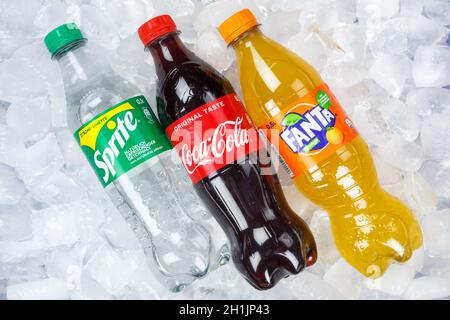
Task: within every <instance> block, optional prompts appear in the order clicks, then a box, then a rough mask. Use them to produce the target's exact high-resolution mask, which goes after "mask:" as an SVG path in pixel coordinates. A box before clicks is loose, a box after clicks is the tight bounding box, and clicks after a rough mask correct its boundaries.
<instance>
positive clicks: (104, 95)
mask: <svg viewBox="0 0 450 320" xmlns="http://www.w3.org/2000/svg"><path fill="white" fill-rule="evenodd" d="M139 95H142V93H141V92H140V91H139V89H138V88H137V87H136V86H134V85H133V84H132V83H130V82H129V81H127V80H126V79H124V78H122V77H120V76H119V75H118V74H116V73H115V72H114V71H112V70H106V71H104V72H102V73H99V74H98V76H96V77H95V78H92V79H90V80H89V81H86V82H83V83H78V85H71V86H70V87H69V88H68V87H67V86H66V100H67V105H68V107H69V110H70V112H68V122H69V124H70V123H72V125H71V127H76V126H78V127H79V126H81V125H83V124H85V123H87V122H89V121H91V120H92V119H93V118H95V117H96V116H97V115H99V114H101V113H103V112H104V111H106V110H107V109H109V108H111V107H113V106H115V105H117V104H119V103H121V102H122V101H124V100H126V99H129V98H132V97H135V96H139ZM73 129H74V128H73ZM75 129H78V128H75Z"/></svg>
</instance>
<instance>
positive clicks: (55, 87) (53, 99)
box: [47, 80, 67, 128]
mask: <svg viewBox="0 0 450 320" xmlns="http://www.w3.org/2000/svg"><path fill="white" fill-rule="evenodd" d="M47 91H48V94H49V96H50V105H51V110H52V112H51V120H52V127H54V128H58V127H66V126H67V113H66V112H67V109H66V93H65V90H64V83H63V81H62V80H60V81H57V82H54V83H52V85H48V86H47Z"/></svg>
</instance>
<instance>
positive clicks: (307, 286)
mask: <svg viewBox="0 0 450 320" xmlns="http://www.w3.org/2000/svg"><path fill="white" fill-rule="evenodd" d="M286 283H287V285H288V287H289V289H290V290H291V292H292V293H293V294H294V296H295V298H296V299H301V300H342V299H343V298H344V297H343V296H342V294H341V293H340V292H339V291H338V290H336V289H335V288H333V287H332V286H331V285H330V284H328V283H327V282H326V281H324V280H323V279H321V278H320V277H319V276H317V275H315V274H313V273H311V272H307V271H304V272H302V273H301V274H299V275H297V276H296V277H293V278H292V279H288V280H287V281H286Z"/></svg>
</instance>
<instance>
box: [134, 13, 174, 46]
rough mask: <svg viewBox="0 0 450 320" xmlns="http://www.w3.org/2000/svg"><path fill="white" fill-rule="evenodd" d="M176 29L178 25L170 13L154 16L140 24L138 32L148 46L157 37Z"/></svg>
mask: <svg viewBox="0 0 450 320" xmlns="http://www.w3.org/2000/svg"><path fill="white" fill-rule="evenodd" d="M175 31H177V25H176V24H175V22H174V21H173V20H172V18H171V17H170V16H169V15H167V14H164V15H161V16H157V17H154V18H153V19H150V20H148V21H147V22H146V23H144V24H143V25H142V26H140V27H139V29H138V34H139V38H141V41H142V43H143V44H144V46H147V45H148V44H149V43H150V42H152V41H153V40H155V39H156V38H159V37H161V36H162V35H165V34H167V33H171V32H175Z"/></svg>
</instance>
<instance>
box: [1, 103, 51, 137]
mask: <svg viewBox="0 0 450 320" xmlns="http://www.w3.org/2000/svg"><path fill="white" fill-rule="evenodd" d="M6 119H7V120H6V121H7V124H8V126H9V127H11V128H13V129H14V130H15V131H16V132H17V133H18V134H19V137H20V138H21V139H22V140H23V141H36V140H38V139H41V138H42V137H43V136H45V134H46V133H47V132H48V130H49V128H50V125H51V110H50V101H49V98H48V97H47V96H41V97H36V98H33V99H26V100H22V101H20V102H16V103H13V104H11V105H10V106H9V108H8V112H7V115H6Z"/></svg>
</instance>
